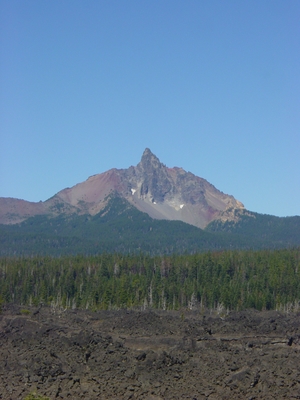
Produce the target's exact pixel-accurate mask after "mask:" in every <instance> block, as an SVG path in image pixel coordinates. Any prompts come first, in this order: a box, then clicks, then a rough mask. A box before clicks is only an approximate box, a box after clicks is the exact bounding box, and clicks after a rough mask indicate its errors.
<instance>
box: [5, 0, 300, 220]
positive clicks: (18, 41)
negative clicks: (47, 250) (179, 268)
mask: <svg viewBox="0 0 300 400" xmlns="http://www.w3.org/2000/svg"><path fill="white" fill-rule="evenodd" d="M299 20H300V1H299V0H295V1H293V0H281V1H278V0H242V1H241V0H205V1H204V0H181V1H178V0H143V1H140V0H136V1H135V0H126V1H124V0H84V1H83V0H80V1H77V0H43V1H38V0H0V196H1V197H16V198H21V199H25V200H29V201H39V200H46V199H47V198H49V197H51V196H52V195H54V194H55V193H57V192H58V191H59V190H61V189H64V188H65V187H71V186H73V185H75V184H76V183H79V182H81V181H84V180H85V179H87V178H88V177H89V176H90V175H93V174H96V173H101V172H104V171H106V170H108V169H110V168H113V167H116V168H128V167H129V166H130V165H136V164H137V163H138V162H139V161H140V158H141V155H142V153H143V151H144V149H145V148H146V147H149V148H150V149H151V150H152V152H153V153H154V154H155V155H157V157H158V158H159V159H160V160H161V162H163V163H164V164H166V165H167V166H169V167H173V166H178V167H182V168H183V169H185V170H187V171H191V172H192V173H194V174H195V175H198V176H200V177H202V178H205V179H207V180H208V181H209V182H210V183H212V184H213V185H214V186H215V187H216V188H217V189H219V190H221V191H223V192H224V193H227V194H231V195H233V196H234V197H235V198H236V199H238V200H240V201H241V202H243V203H244V205H245V207H246V208H247V209H249V210H251V211H256V212H259V213H265V214H273V215H278V216H287V215H300V23H299Z"/></svg>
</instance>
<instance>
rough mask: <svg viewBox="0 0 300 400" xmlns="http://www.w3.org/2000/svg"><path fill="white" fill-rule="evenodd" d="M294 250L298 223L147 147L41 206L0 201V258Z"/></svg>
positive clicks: (298, 239) (298, 235) (299, 239)
mask: <svg viewBox="0 0 300 400" xmlns="http://www.w3.org/2000/svg"><path fill="white" fill-rule="evenodd" d="M295 246H300V217H298V216H295V217H286V218H280V217H275V216H272V215H263V214H258V213H254V212H251V211H248V210H246V209H245V208H244V206H243V205H242V203H240V202H239V201H238V200H236V199H235V198H234V197H232V196H229V195H226V194H224V193H222V192H220V191H219V190H217V189H216V188H215V187H214V186H213V185H211V184H210V183H209V182H207V181H206V180H205V179H203V178H199V177H197V176H195V175H193V174H192V173H190V172H186V171H184V170H183V169H182V168H177V167H174V168H168V167H166V166H165V165H164V164H162V163H161V162H160V161H159V159H158V158H157V157H156V156H155V155H154V154H153V153H152V152H151V151H150V150H149V149H146V150H145V151H144V153H143V155H142V158H141V161H140V162H139V163H138V165H137V166H135V167H133V166H131V167H129V168H128V169H115V168H114V169H111V170H109V171H107V172H104V173H102V174H98V175H94V176H91V177H90V178H88V179H87V180H86V181H85V182H82V183H79V184H77V185H75V186H73V187H72V188H66V189H64V190H62V191H60V192H58V193H57V194H56V195H54V196H53V197H51V198H50V199H48V200H46V201H45V202H39V203H33V202H27V201H25V200H19V199H10V198H0V256H11V255H33V254H48V255H55V256H57V255H62V254H79V253H80V254H98V253H103V252H109V253H111V252H120V253H137V252H144V253H148V254H173V253H195V252H199V251H204V250H214V251H215V250H222V249H263V248H269V249H271V248H272V249H274V248H286V247H295Z"/></svg>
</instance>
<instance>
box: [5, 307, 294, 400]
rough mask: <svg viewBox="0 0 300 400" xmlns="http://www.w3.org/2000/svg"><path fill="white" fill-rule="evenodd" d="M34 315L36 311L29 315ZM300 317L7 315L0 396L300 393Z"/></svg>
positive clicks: (152, 398) (195, 398) (40, 311)
mask: <svg viewBox="0 0 300 400" xmlns="http://www.w3.org/2000/svg"><path fill="white" fill-rule="evenodd" d="M28 312H29V313H28ZM299 358H300V316H299V314H298V315H297V314H289V315H286V314H280V313H277V312H255V311H244V312H235V313H230V314H229V315H226V316H223V317H222V318H221V317H220V316H218V315H211V314H209V313H206V314H203V313H200V312H199V311H198V312H197V311H195V312H190V311H178V312H175V311H174V312H170V311H164V312H162V311H161V312H158V311H149V310H148V311H126V310H119V311H101V312H89V311H83V310H82V311H81V310H66V311H63V310H58V309H56V310H54V309H51V308H48V307H43V308H30V309H28V311H26V310H22V309H21V307H17V306H12V305H10V306H5V307H3V310H2V313H1V314H0V399H5V400H15V399H24V398H25V396H26V395H27V394H28V393H31V392H36V393H38V394H40V395H44V396H47V397H49V398H50V399H51V400H54V399H74V400H77V399H105V400H106V399H147V400H159V399H190V400H200V399H210V400H213V399H224V400H225V399H247V400H250V399H253V400H254V399H264V400H267V399H276V400H277V399H284V398H286V399H300V359H299Z"/></svg>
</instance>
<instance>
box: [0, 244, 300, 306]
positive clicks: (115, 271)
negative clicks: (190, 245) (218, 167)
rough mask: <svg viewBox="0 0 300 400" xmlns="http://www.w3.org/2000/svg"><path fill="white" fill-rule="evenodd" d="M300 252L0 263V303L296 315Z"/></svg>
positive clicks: (10, 260) (118, 256)
mask: <svg viewBox="0 0 300 400" xmlns="http://www.w3.org/2000/svg"><path fill="white" fill-rule="evenodd" d="M299 300H300V248H293V249H279V250H258V251H253V250H232V251H231V250H226V251H217V252H211V251H208V252H204V253H197V254H185V255H182V254H179V255H175V254H173V255H170V256H165V255H164V256H150V255H146V254H142V253H141V254H127V255H125V254H121V253H120V254H116V253H115V254H100V255H95V256H83V255H82V256H81V255H77V256H61V257H51V256H32V257H2V258H0V301H1V303H2V304H3V303H4V304H5V303H15V304H18V305H22V306H23V307H24V309H25V308H26V306H30V305H35V306H42V305H47V306H51V307H53V308H56V309H61V308H72V309H76V308H80V309H91V310H95V311H97V310H100V309H119V308H140V309H146V308H153V309H163V310H173V309H176V310H178V309H182V308H186V309H190V310H191V309H197V308H198V309H201V308H214V309H216V308H218V309H219V310H223V312H226V311H230V310H242V309H249V308H254V309H257V310H271V309H277V310H283V309H284V310H292V309H293V310H298V308H299Z"/></svg>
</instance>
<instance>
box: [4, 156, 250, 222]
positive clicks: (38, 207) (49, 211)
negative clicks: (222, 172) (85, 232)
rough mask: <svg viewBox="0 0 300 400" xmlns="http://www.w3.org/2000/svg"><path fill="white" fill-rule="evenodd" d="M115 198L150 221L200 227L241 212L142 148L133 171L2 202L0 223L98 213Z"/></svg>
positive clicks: (231, 199) (232, 201)
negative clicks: (41, 198) (42, 197)
mask: <svg viewBox="0 0 300 400" xmlns="http://www.w3.org/2000/svg"><path fill="white" fill-rule="evenodd" d="M113 193H114V194H117V195H118V196H119V197H121V198H123V199H126V200H127V201H128V202H129V203H130V204H132V205H133V206H134V207H135V208H137V209H138V210H139V211H142V212H145V213H147V214H148V215H149V216H150V217H151V218H154V219H165V220H178V221H182V222H185V223H188V224H191V225H194V226H196V227H198V228H202V229H203V228H205V227H206V226H207V225H208V224H209V223H210V222H211V221H213V220H216V219H222V220H223V221H227V220H230V221H231V220H233V219H234V218H235V216H236V213H235V211H236V210H242V209H244V206H243V204H242V203H241V202H239V201H237V200H236V199H235V198H234V197H233V196H229V195H226V194H224V193H222V192H220V191H219V190H217V189H216V188H215V187H214V186H213V185H211V184H210V183H209V182H207V181H206V180H205V179H203V178H200V177H197V176H196V175H194V174H192V173H191V172H186V171H184V170H183V169H182V168H178V167H174V168H168V167H166V166H165V165H164V164H162V163H161V162H160V161H159V159H158V158H157V157H156V156H155V155H154V154H153V153H152V152H151V151H150V149H146V150H145V151H144V153H143V155H142V158H141V161H140V162H139V164H138V165H137V166H136V167H133V166H131V167H130V168H128V169H115V168H113V169H111V170H109V171H107V172H104V173H102V174H97V175H93V176H91V177H90V178H88V179H87V180H86V181H85V182H82V183H79V184H77V185H75V186H73V187H72V188H66V189H64V190H62V191H60V192H58V193H57V194H56V195H54V196H53V197H52V198H50V199H48V200H46V201H45V202H39V203H33V202H27V201H25V200H19V199H10V198H0V223H2V224H16V223H19V222H22V221H25V220H26V219H27V218H29V217H32V216H35V215H51V216H53V217H55V216H57V215H60V214H78V215H83V214H89V215H96V214H98V213H99V212H100V211H101V210H103V208H104V207H105V206H106V204H107V199H108V196H109V195H111V194H113Z"/></svg>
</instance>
